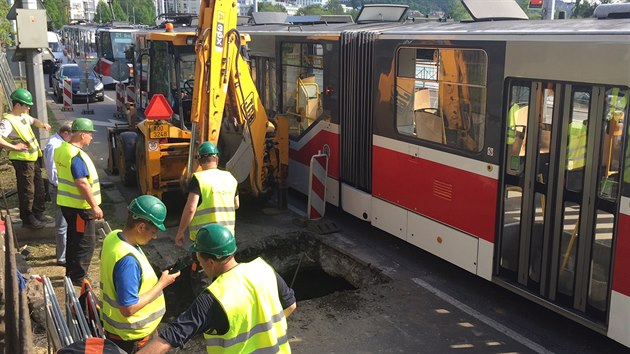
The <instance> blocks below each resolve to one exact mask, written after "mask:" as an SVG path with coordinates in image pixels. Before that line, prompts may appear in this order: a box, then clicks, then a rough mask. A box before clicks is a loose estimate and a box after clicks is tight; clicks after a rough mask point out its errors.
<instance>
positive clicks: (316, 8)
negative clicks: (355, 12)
mask: <svg viewBox="0 0 630 354" xmlns="http://www.w3.org/2000/svg"><path fill="white" fill-rule="evenodd" d="M296 14H297V15H298V16H305V15H330V13H328V11H326V10H325V9H324V8H323V7H322V5H308V6H305V7H302V8H300V9H299V10H297V13H296Z"/></svg>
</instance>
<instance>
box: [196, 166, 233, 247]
mask: <svg viewBox="0 0 630 354" xmlns="http://www.w3.org/2000/svg"><path fill="white" fill-rule="evenodd" d="M193 175H194V176H195V177H196V178H197V182H199V191H200V193H201V204H199V206H198V207H197V211H196V212H195V216H194V217H193V219H192V220H191V221H190V225H189V226H188V231H189V236H190V239H191V240H193V241H194V240H195V239H196V238H197V232H198V231H199V229H201V228H202V227H203V226H205V225H208V224H211V223H218V224H221V225H223V226H225V227H227V228H228V229H230V231H231V232H232V235H234V225H235V224H236V212H235V208H234V196H235V195H236V187H237V186H238V182H237V181H236V179H235V178H234V176H232V174H231V173H230V172H227V171H221V170H219V169H217V168H211V169H209V170H205V171H200V172H196V173H194V174H193Z"/></svg>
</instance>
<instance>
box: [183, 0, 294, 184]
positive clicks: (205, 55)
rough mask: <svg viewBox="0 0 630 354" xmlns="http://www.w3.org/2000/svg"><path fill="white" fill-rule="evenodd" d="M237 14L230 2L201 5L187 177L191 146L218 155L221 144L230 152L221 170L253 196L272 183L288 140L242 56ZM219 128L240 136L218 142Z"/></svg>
mask: <svg viewBox="0 0 630 354" xmlns="http://www.w3.org/2000/svg"><path fill="white" fill-rule="evenodd" d="M237 15H238V14H237V3H236V1H234V0H202V1H201V5H200V11H199V25H198V28H197V41H196V48H195V50H196V56H197V58H196V63H195V84H194V90H193V100H192V112H191V122H192V136H193V140H192V141H191V144H190V154H189V158H188V165H187V171H188V173H187V174H188V176H187V177H189V176H190V174H191V172H192V171H195V170H196V169H197V166H195V159H194V156H195V155H196V147H197V146H198V145H199V144H200V143H202V142H204V141H210V142H212V143H214V144H215V145H217V146H219V147H220V150H221V151H222V150H224V149H222V148H221V146H223V147H225V150H228V151H232V153H231V156H229V157H230V159H229V161H227V163H226V168H227V169H228V170H229V171H230V172H232V174H233V175H234V177H235V178H236V179H237V180H238V181H239V183H241V182H243V181H245V180H246V179H247V178H249V189H250V192H251V193H252V194H253V195H259V194H261V193H264V192H266V191H267V189H268V187H270V186H269V184H270V182H271V183H274V182H277V179H278V177H279V176H280V166H279V164H280V161H282V162H283V163H285V162H286V161H287V160H288V137H282V136H281V135H283V134H281V135H278V134H276V133H277V132H276V129H275V126H274V125H273V124H272V123H271V122H270V121H269V118H268V117H267V114H266V112H265V109H264V107H263V105H262V101H261V100H260V97H259V95H258V92H257V90H256V85H255V83H254V81H253V79H252V76H251V73H250V67H249V63H248V62H247V60H246V58H245V57H244V55H245V50H244V46H246V42H247V41H248V40H249V37H248V36H241V35H240V33H239V32H238V30H237V28H236V24H237ZM226 103H228V104H230V105H232V109H230V110H227V111H228V112H229V113H231V114H228V115H225V114H224V112H226V109H225V107H226ZM232 114H233V115H234V116H233V117H232V116H231V115H232ZM281 124H282V125H283V123H281ZM223 126H233V127H235V131H238V132H239V133H240V132H242V138H241V139H237V140H236V141H234V140H233V139H232V140H230V139H227V138H226V139H223V138H222V134H221V129H222V127H223ZM280 130H281V131H284V130H285V129H280ZM220 139H223V140H224V141H220ZM230 145H232V146H230ZM234 145H238V146H234ZM279 145H283V146H284V145H287V146H286V147H283V148H280V147H279ZM285 154H286V155H287V156H280V155H285ZM222 158H223V151H222ZM283 170H285V169H283Z"/></svg>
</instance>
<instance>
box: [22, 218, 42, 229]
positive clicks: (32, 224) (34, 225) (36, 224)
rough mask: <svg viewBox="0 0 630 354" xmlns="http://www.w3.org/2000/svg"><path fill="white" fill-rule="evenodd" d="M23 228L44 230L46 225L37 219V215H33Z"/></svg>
mask: <svg viewBox="0 0 630 354" xmlns="http://www.w3.org/2000/svg"><path fill="white" fill-rule="evenodd" d="M23 226H25V227H28V228H31V229H42V228H44V226H46V223H43V222H41V221H39V220H37V218H36V217H35V215H33V214H31V215H29V216H28V222H27V223H24V224H23Z"/></svg>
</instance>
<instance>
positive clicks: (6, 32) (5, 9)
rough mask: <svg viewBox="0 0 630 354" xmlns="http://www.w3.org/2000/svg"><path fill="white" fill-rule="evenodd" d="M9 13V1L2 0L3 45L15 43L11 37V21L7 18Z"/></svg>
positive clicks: (0, 32)
mask: <svg viewBox="0 0 630 354" xmlns="http://www.w3.org/2000/svg"><path fill="white" fill-rule="evenodd" d="M8 13H9V3H8V2H7V1H0V43H1V44H3V45H13V39H12V38H11V23H10V22H9V20H7V14H8Z"/></svg>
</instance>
